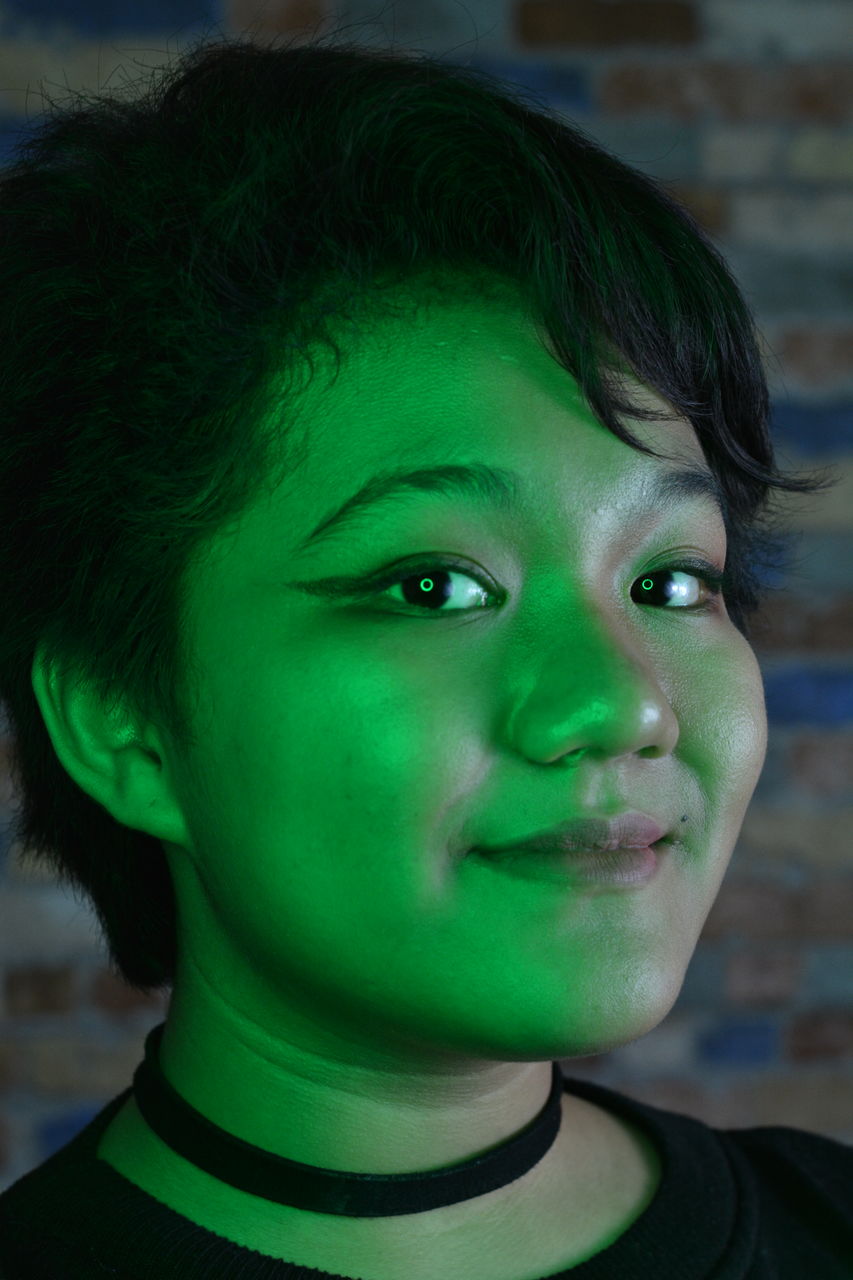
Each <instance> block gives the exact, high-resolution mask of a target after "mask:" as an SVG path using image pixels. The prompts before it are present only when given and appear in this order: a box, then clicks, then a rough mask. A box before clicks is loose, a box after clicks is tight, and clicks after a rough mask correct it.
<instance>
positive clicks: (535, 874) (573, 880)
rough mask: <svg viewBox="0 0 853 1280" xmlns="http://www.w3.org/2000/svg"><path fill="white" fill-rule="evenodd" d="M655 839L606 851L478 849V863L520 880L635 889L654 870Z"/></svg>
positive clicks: (655, 868) (655, 856)
mask: <svg viewBox="0 0 853 1280" xmlns="http://www.w3.org/2000/svg"><path fill="white" fill-rule="evenodd" d="M661 843H662V841H658V842H657V844H655V845H647V846H646V848H645V849H612V850H609V851H608V852H607V853H541V852H538V851H536V850H534V849H530V850H524V849H519V850H517V851H515V852H513V853H510V852H505V853H500V854H496V853H485V852H482V851H475V852H478V854H479V857H480V860H481V861H482V862H488V864H489V865H490V866H491V867H493V868H494V869H495V870H496V871H503V872H505V873H506V874H507V875H508V876H514V877H515V878H517V879H520V880H552V881H554V882H555V883H557V884H568V885H572V884H600V885H608V886H610V887H612V888H618V889H636V888H640V887H641V886H642V885H645V884H648V883H649V881H650V880H652V879H653V878H654V876H655V874H656V872H657V869H658V865H659V861H660V859H659V857H658V853H657V848H658V845H660V844H661Z"/></svg>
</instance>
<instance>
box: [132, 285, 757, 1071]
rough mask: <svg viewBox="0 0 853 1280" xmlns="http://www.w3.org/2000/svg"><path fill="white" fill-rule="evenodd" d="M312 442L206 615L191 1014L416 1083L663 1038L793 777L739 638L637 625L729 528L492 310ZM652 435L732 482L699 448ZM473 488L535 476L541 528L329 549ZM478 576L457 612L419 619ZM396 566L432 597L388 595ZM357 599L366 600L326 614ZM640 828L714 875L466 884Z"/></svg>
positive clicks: (193, 817)
mask: <svg viewBox="0 0 853 1280" xmlns="http://www.w3.org/2000/svg"><path fill="white" fill-rule="evenodd" d="M645 394H646V396H647V402H648V403H650V404H656V405H657V406H658V407H662V408H665V407H666V406H664V405H663V402H661V401H660V400H655V399H654V398H652V396H651V393H649V392H646V393H645ZM304 411H305V412H306V413H307V415H308V417H309V418H310V419H311V422H312V432H313V435H312V444H311V450H310V456H309V457H308V458H307V460H306V461H305V463H304V465H303V466H302V467H301V468H300V469H299V470H298V473H297V474H295V475H294V476H293V477H292V478H291V479H289V480H288V482H287V483H286V485H285V486H283V487H282V488H281V489H280V490H277V491H276V492H275V493H274V494H273V495H272V496H271V497H270V498H268V499H265V500H264V501H263V502H262V503H261V504H259V505H257V506H256V507H254V508H253V509H251V510H250V511H249V512H248V513H247V514H246V516H245V518H244V519H243V520H242V521H241V522H240V525H239V528H237V529H236V530H234V531H233V535H232V536H229V537H228V538H227V539H225V538H223V539H222V540H221V542H220V543H218V544H217V546H216V547H215V548H214V554H213V555H212V556H211V558H210V560H209V562H207V563H206V564H205V565H204V566H203V567H200V568H199V571H198V573H197V574H196V576H195V578H194V580H193V584H192V592H193V594H192V603H193V609H194V619H195V621H194V628H195V630H194V635H195V640H196V646H197V652H198V657H199V662H200V664H201V671H202V675H203V687H204V689H205V694H206V697H207V703H206V705H205V708H204V713H203V716H202V719H201V722H200V723H201V725H202V726H203V727H202V730H201V733H200V745H199V747H198V748H197V749H196V750H195V751H194V752H193V753H192V754H191V756H190V757H189V758H179V757H178V756H177V755H176V754H171V755H170V753H169V752H168V751H167V752H166V755H167V758H168V762H169V772H168V775H164V776H168V777H170V778H171V783H170V787H171V792H170V794H169V797H168V799H164V801H163V804H164V806H165V807H164V808H163V810H162V811H163V812H164V813H165V812H167V810H168V805H169V804H173V806H174V809H173V828H172V829H173V830H175V831H177V832H179V834H180V839H176V840H173V841H171V842H169V843H168V844H167V846H166V848H167V853H168V857H169V862H170V867H171V870H172V873H173V875H174V877H175V884H176V891H177V895H178V901H179V907H180V912H179V916H180V920H179V933H180V942H181V962H180V968H179V974H178V980H177V982H176V987H175V992H176V999H177V998H178V996H179V995H180V994H181V993H186V992H187V991H190V990H193V989H195V990H196V991H197V992H198V993H199V999H201V998H202V996H201V992H202V990H203V989H204V990H207V989H208V988H209V989H210V990H215V991H216V993H217V998H221V1000H222V1001H223V1002H224V1003H226V1004H227V1005H228V1006H230V1007H233V1008H237V1009H239V1010H240V1011H241V1012H242V1013H243V1014H244V1015H245V1016H246V1018H247V1019H250V1020H251V1021H252V1022H254V1023H257V1024H259V1025H261V1026H262V1027H264V1028H266V1030H267V1031H268V1032H269V1034H270V1036H271V1037H273V1038H276V1037H279V1036H281V1037H283V1038H284V1039H286V1040H288V1041H290V1042H291V1043H293V1044H298V1045H299V1046H300V1047H304V1048H305V1049H306V1050H310V1052H312V1053H317V1054H320V1055H323V1054H327V1055H329V1056H334V1057H335V1058H341V1057H343V1058H347V1057H349V1058H351V1059H353V1060H354V1061H361V1062H362V1063H372V1064H378V1063H380V1062H381V1063H382V1064H384V1065H385V1066H388V1067H389V1069H398V1070H399V1071H400V1072H402V1073H405V1072H406V1070H412V1071H416V1070H418V1069H421V1070H430V1069H438V1068H439V1067H440V1066H443V1067H446V1068H450V1067H452V1065H453V1063H454V1062H455V1063H457V1064H460V1063H462V1062H463V1061H467V1062H468V1063H471V1062H475V1061H481V1060H491V1061H515V1062H521V1061H540V1060H546V1059H552V1058H565V1057H570V1056H575V1055H589V1054H595V1053H598V1052H603V1051H605V1050H606V1049H608V1048H611V1047H613V1046H616V1045H619V1044H623V1043H625V1042H627V1041H630V1040H633V1039H635V1038H637V1037H639V1036H641V1035H643V1034H644V1033H645V1032H647V1031H649V1030H650V1029H651V1028H653V1027H654V1026H656V1025H657V1024H658V1023H659V1022H660V1021H661V1019H662V1018H664V1017H665V1016H666V1014H667V1013H668V1012H669V1010H670V1009H671V1007H672V1005H673V1003H674V1001H675V999H676V997H677V995H678V993H679V990H680V988H681V985H682V981H683V978H684V974H685V970H686V967H687V965H688V962H689V961H690V958H691V955H692V953H693V951H694V948H695V945H696V942H697V939H698V937H699V934H700V931H701V929H702V926H703V923H704V921H705V919H706V917H707V915H708V912H709V910H710V908H711V906H712V904H713V902H714V899H715V896H716V894H717V891H718V889H719V886H720V882H721V880H722V877H723V874H724V872H725V870H726V867H727V865H728V862H729V859H730V857H731V854H732V851H733V848H734V845H735V842H736V839H737V836H738V834H739V831H740V829H741V824H742V820H743V817H744V813H745V811H746V808H747V805H748V803H749V800H750V798H751V796H752V793H753V791H754V788H755V785H756V782H757V780H758V776H759V773H760V771H761V768H762V765H763V761H764V756H765V750H766V718H765V710H764V701H763V689H762V681H761V675H760V671H759V667H758V665H757V662H756V658H755V656H754V654H753V651H752V649H751V648H750V646H749V644H748V643H747V641H746V640H745V639H744V638H743V636H742V635H741V634H740V633H739V632H738V631H737V630H736V628H735V627H734V625H733V624H732V622H731V621H730V620H729V618H728V616H727V613H726V610H725V606H724V605H723V604H720V606H719V607H718V608H717V610H716V611H713V610H712V611H710V612H700V611H698V610H697V609H695V608H694V609H691V608H690V607H689V606H690V605H691V604H694V603H695V602H701V601H702V599H703V598H704V592H703V589H702V588H701V584H700V583H699V582H697V581H693V580H692V579H687V580H682V585H686V586H687V587H688V588H689V590H688V594H687V596H686V597H685V598H681V599H679V598H678V597H675V598H672V599H670V600H669V602H668V603H666V602H664V603H656V604H644V603H638V602H637V599H636V598H634V597H635V596H636V585H635V584H636V583H637V580H638V579H641V578H643V577H647V576H648V575H649V574H650V572H651V571H652V569H658V570H660V568H662V567H663V566H666V565H672V564H676V563H677V562H678V561H679V559H680V558H683V556H685V555H690V554H693V555H697V554H698V555H701V556H703V557H705V558H707V559H709V560H711V561H712V562H713V563H715V564H716V565H718V566H722V565H723V563H724V559H725V554H726V535H725V529H724V525H723V522H722V519H721V517H720V515H719V514H718V512H716V511H715V510H714V509H713V507H712V506H710V505H708V504H707V502H704V501H703V500H702V499H701V498H699V499H696V498H691V499H689V500H687V501H675V502H672V503H671V504H670V505H667V506H660V505H658V506H657V507H654V508H651V509H650V508H649V506H648V503H647V502H646V501H645V500H644V487H645V486H647V485H648V484H649V482H650V481H653V480H654V478H655V476H656V475H657V474H658V473H659V472H660V471H661V470H663V469H664V468H666V467H667V466H668V465H670V464H669V463H667V462H664V461H662V460H659V459H656V458H653V457H648V456H646V455H644V454H642V453H639V452H638V451H637V450H635V449H633V448H631V447H630V446H629V445H626V444H624V443H623V442H622V441H620V440H618V439H617V438H616V437H615V436H613V435H612V434H611V433H610V432H609V431H607V430H606V429H605V428H604V427H602V426H600V425H598V424H597V423H596V422H595V420H594V419H593V418H592V416H591V414H590V413H589V411H588V410H587V409H586V408H585V407H584V405H583V403H582V401H581V400H580V398H579V395H578V392H577V387H576V385H575V384H574V382H573V381H572V379H571V378H570V377H569V376H568V375H567V374H566V373H565V372H564V371H563V370H562V369H561V368H560V367H559V366H558V365H557V363H556V362H555V361H554V360H553V359H552V358H551V356H550V355H548V354H547V352H546V351H545V350H544V349H543V347H542V345H541V344H540V341H539V339H538V337H537V335H536V332H535V330H534V328H533V327H532V326H531V325H530V324H529V323H528V322H527V321H526V320H525V319H524V318H523V316H522V314H521V313H520V312H515V311H514V310H512V309H511V308H508V307H507V308H505V307H500V306H495V305H494V304H493V303H492V302H489V304H488V305H482V304H479V305H478V304H477V303H476V302H473V303H465V304H460V305H447V306H437V307H433V308H430V309H429V310H428V311H425V312H421V313H420V314H419V315H418V317H417V319H413V320H412V321H411V322H410V323H409V322H407V323H406V324H405V325H401V324H400V323H399V322H396V323H389V324H388V325H385V324H380V325H378V326H377V327H376V328H375V329H374V330H373V331H371V336H370V338H369V340H368V339H365V341H364V342H363V344H362V345H361V346H360V347H358V348H357V349H356V350H355V351H354V352H353V353H352V354H350V355H349V356H348V357H347V358H346V360H345V362H344V364H343V366H342V370H341V374H340V377H339V378H338V380H337V382H336V383H335V385H334V386H331V385H330V383H329V379H327V378H324V377H321V376H319V375H318V377H317V378H316V380H315V381H314V382H313V383H312V385H311V386H310V387H309V388H308V391H307V392H306V394H305V401H304ZM633 426H634V430H635V433H636V434H637V436H638V437H639V438H640V439H642V440H644V441H647V442H648V443H650V444H652V445H653V446H654V447H655V448H657V449H658V450H661V451H664V452H666V453H667V455H668V457H669V458H670V459H674V460H677V461H684V462H693V463H696V462H699V463H704V459H703V456H702V452H701V449H700V446H699V444H698V441H697V439H696V437H695V434H694V432H693V430H692V428H690V427H689V425H688V424H686V423H675V424H673V423H671V422H664V423H651V422H650V423H642V422H638V423H635V424H633ZM472 461H477V462H484V463H486V464H488V465H490V466H495V467H501V468H504V469H507V470H511V471H514V472H517V473H518V474H519V476H520V478H521V483H522V494H523V497H522V502H521V505H520V506H519V508H518V510H517V511H516V512H515V513H514V514H509V513H508V512H506V511H503V510H501V509H499V508H497V507H490V506H488V505H484V504H482V503H480V504H478V503H477V502H476V501H475V500H473V499H471V500H468V499H466V498H461V497H457V498H455V499H449V498H445V497H442V496H439V495H435V494H433V495H431V494H428V493H422V492H420V493H419V492H410V493H409V494H408V495H407V496H406V497H405V498H403V499H399V500H395V501H393V502H392V501H389V502H387V503H386V504H385V505H384V506H383V507H381V508H376V509H375V510H372V511H366V512H364V513H363V514H362V515H360V516H359V517H358V520H357V521H356V522H354V523H353V524H351V525H350V526H349V527H347V528H346V529H343V528H342V529H341V530H340V531H338V532H336V533H334V534H332V535H330V536H329V537H328V538H327V539H326V540H325V541H322V542H318V543H317V544H316V545H314V546H313V547H312V548H310V549H308V550H304V551H300V550H299V549H298V546H299V543H300V542H301V541H302V540H303V539H305V538H306V537H307V536H308V534H309V533H310V532H311V530H312V529H313V528H314V526H315V525H317V524H318V523H319V522H320V521H321V520H322V519H323V518H324V517H325V516H326V515H327V514H328V513H329V512H330V511H331V510H333V509H334V508H336V507H337V506H339V505H340V504H341V503H342V502H343V501H344V500H345V499H346V498H348V497H349V496H350V495H351V494H352V493H353V492H354V491H355V490H356V489H358V488H359V487H360V486H361V485H362V484H363V483H364V481H365V480H367V479H368V478H369V477H370V476H372V475H373V474H374V473H376V472H378V471H381V470H385V469H387V468H390V467H401V466H406V467H409V468H415V467H428V466H433V465H437V464H443V463H455V462H472ZM448 557H450V558H451V559H453V560H456V561H457V562H460V563H457V564H456V565H454V566H452V568H451V573H452V575H453V576H452V577H451V578H450V579H449V583H450V585H451V586H452V591H451V592H448V593H445V594H446V598H445V602H444V603H443V604H442V603H436V593H435V592H432V593H428V594H427V596H426V603H425V604H421V605H418V603H417V600H416V597H417V591H416V590H415V588H416V585H417V583H418V582H420V581H421V580H422V579H423V578H424V577H430V578H434V577H435V575H436V574H437V573H439V572H440V571H441V570H442V568H443V567H444V568H446V563H445V562H446V560H447V558H448ZM418 561H422V562H423V561H426V562H429V564H430V565H431V566H434V567H433V568H431V569H430V571H429V572H428V573H427V572H425V571H424V569H423V567H418V565H417V562H418ZM391 566H400V568H401V579H402V580H401V582H400V583H398V584H397V585H394V586H391V587H386V588H384V589H378V590H376V591H375V593H374V594H373V595H368V594H367V592H368V591H369V584H367V582H366V580H367V579H368V578H369V576H370V575H376V574H377V573H378V572H379V571H382V570H386V569H388V568H389V567H391ZM406 569H408V573H409V575H411V573H412V572H414V573H415V574H416V576H415V579H414V580H412V578H411V576H409V577H408V578H407V576H406V572H404V570H406ZM342 576H349V577H352V578H353V579H360V580H365V585H363V586H362V588H361V592H362V594H361V597H360V598H359V588H358V587H357V586H353V589H352V594H351V596H350V597H346V596H341V595H333V594H324V593H323V584H324V580H327V579H330V578H332V577H336V578H340V577H342ZM439 580H440V581H446V580H445V579H439ZM297 583H301V584H306V583H308V584H313V587H314V589H313V590H310V591H309V590H306V589H305V588H304V586H303V587H300V586H297V585H294V584H297ZM492 584H494V586H495V587H496V588H497V591H496V598H492V597H491V596H489V595H488V594H487V592H486V591H484V590H482V589H480V588H483V587H485V588H487V589H488V591H491V590H492ZM632 586H633V587H634V588H635V590H634V592H633V593H632V590H631V589H632ZM655 598H656V599H659V596H657V595H656V597H655ZM407 600H408V601H409V603H406V601H407ZM413 600H414V603H412V601H413ZM624 809H640V810H643V811H645V812H647V813H650V814H652V815H654V816H657V817H660V818H663V819H664V820H665V821H666V822H670V823H673V824H675V823H678V824H679V830H680V837H681V840H682V842H683V843H682V844H681V846H680V847H676V848H674V849H673V850H672V852H671V854H670V855H669V856H668V857H667V858H666V859H665V860H664V863H663V865H662V866H661V868H660V871H659V873H658V875H657V877H656V878H655V879H654V880H653V881H652V882H651V883H649V884H648V885H647V886H645V887H644V888H643V889H642V890H640V891H636V890H634V891H631V892H624V891H622V892H614V891H609V892H602V891H600V890H594V889H590V888H586V889H574V888H569V887H567V886H566V885H559V884H551V885H547V886H546V885H542V884H532V883H528V882H521V881H518V880H515V879H511V878H510V877H508V876H505V875H500V874H496V873H495V872H494V871H492V870H491V869H488V868H484V866H483V864H482V862H481V861H480V859H479V858H477V857H475V856H471V855H470V853H469V852H468V851H469V850H470V849H471V848H472V847H473V846H475V845H478V844H493V843H499V842H506V841H510V840H515V839H517V838H519V837H520V836H523V835H525V834H528V833H531V832H535V831H537V830H541V829H543V828H545V827H550V826H552V825H553V824H555V823H557V822H559V821H561V820H563V819H565V818H567V817H571V816H573V815H577V814H581V813H589V812H593V813H598V814H609V813H613V812H617V811H620V810H624ZM683 815H686V816H687V819H688V820H687V822H686V823H682V822H681V818H682V816H683ZM152 821H153V818H152ZM201 976H203V978H204V979H205V981H202V980H201Z"/></svg>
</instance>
